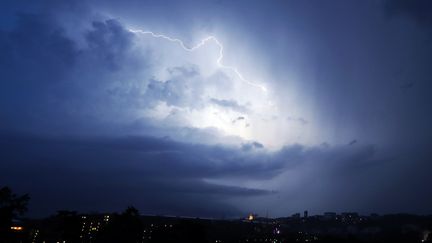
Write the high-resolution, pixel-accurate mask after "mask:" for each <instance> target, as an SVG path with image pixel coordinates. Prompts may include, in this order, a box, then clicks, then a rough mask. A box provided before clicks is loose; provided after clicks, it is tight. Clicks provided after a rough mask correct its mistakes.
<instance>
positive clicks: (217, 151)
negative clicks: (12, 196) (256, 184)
mask: <svg viewBox="0 0 432 243" xmlns="http://www.w3.org/2000/svg"><path fill="white" fill-rule="evenodd" d="M0 151H1V153H0V154H1V156H0V160H1V161H2V163H1V165H0V166H1V170H0V171H1V178H2V180H1V183H7V184H10V185H11V186H13V187H15V188H18V189H20V190H29V191H31V192H32V197H33V198H34V204H35V205H36V206H35V207H34V208H35V209H38V211H37V212H38V213H39V214H43V213H48V212H47V211H43V212H42V211H39V210H40V209H41V205H43V204H44V200H45V201H46V200H49V201H50V204H51V205H52V207H55V208H57V209H60V208H64V207H73V208H76V209H79V210H91V209H97V208H95V206H96V205H98V206H100V208H99V209H100V210H117V209H119V207H123V206H126V205H127V204H128V203H133V204H134V205H137V206H138V207H140V208H142V210H143V211H146V212H148V213H165V214H183V213H187V214H190V215H198V216H212V215H213V216H214V215H220V214H223V213H225V214H230V215H231V216H233V215H241V213H242V212H241V210H240V209H235V210H234V208H232V207H231V206H228V205H227V204H226V203H224V201H225V200H226V199H228V198H231V197H248V196H260V195H266V194H269V193H271V192H269V191H266V190H259V189H253V188H242V187H237V186H222V185H216V184H210V183H208V182H205V179H212V178H213V179H215V178H218V179H220V178H233V177H235V178H242V177H247V178H249V179H270V178H272V177H274V176H276V175H277V174H279V173H280V172H282V171H283V170H284V168H285V167H287V166H288V164H289V163H288V161H285V160H284V155H282V154H280V155H279V154H275V155H271V154H260V155H256V154H252V153H250V154H249V153H246V152H244V151H242V150H239V149H234V148H226V147H221V146H205V145H192V144H185V143H179V142H174V141H171V140H167V139H158V138H151V137H123V138H108V137H95V138H71V137H39V136H31V135H16V134H13V135H10V134H2V136H1V140H0ZM284 153H287V152H286V151H284ZM288 153H289V152H288ZM17 175H19V176H18V178H19V180H16V179H17ZM116 198H117V199H116ZM121 198H123V199H121ZM72 202H74V203H72ZM95 203H97V204H95ZM202 203H205V205H209V206H208V207H206V208H205V209H195V207H196V205H199V204H202ZM39 204H41V205H39ZM157 205H165V206H163V207H157ZM42 208H43V207H42ZM230 208H231V209H230Z"/></svg>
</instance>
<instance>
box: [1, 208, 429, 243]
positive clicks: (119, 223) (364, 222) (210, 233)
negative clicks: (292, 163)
mask: <svg viewBox="0 0 432 243" xmlns="http://www.w3.org/2000/svg"><path fill="white" fill-rule="evenodd" d="M431 231H432V216H414V215H402V214H399V215H385V216H378V215H371V216H359V215H357V214H356V213H345V214H335V213H326V214H324V215H320V216H309V217H307V216H306V217H300V216H299V215H298V214H296V215H293V216H292V217H287V218H277V219H266V218H255V217H254V218H252V217H251V218H250V219H237V220H214V219H198V218H180V217H163V216H141V215H139V214H138V211H136V210H135V209H133V208H128V209H127V210H126V211H125V212H123V213H121V214H93V215H88V214H87V215H82V214H77V213H75V212H69V211H61V212H59V213H58V214H57V215H55V216H52V217H49V218H46V219H41V220H19V221H18V220H15V221H14V222H13V225H12V226H10V227H9V228H8V229H7V230H5V229H3V230H2V232H1V233H2V237H3V239H2V241H1V242H5V243H6V242H35V243H36V242H37V243H42V242H45V243H51V242H332V243H337V242H404V243H410V242H432V234H431V233H430V232H431Z"/></svg>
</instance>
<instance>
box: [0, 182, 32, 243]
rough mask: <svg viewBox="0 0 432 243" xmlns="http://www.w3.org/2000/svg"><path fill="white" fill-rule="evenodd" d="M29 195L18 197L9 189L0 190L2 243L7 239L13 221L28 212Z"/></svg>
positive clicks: (0, 235) (0, 237) (0, 232)
mask: <svg viewBox="0 0 432 243" xmlns="http://www.w3.org/2000/svg"><path fill="white" fill-rule="evenodd" d="M29 200H30V197H29V195H28V194H24V195H22V196H18V195H16V194H15V193H12V190H11V189H10V188H9V187H1V188H0V241H2V239H3V240H4V239H5V237H7V234H8V231H9V229H10V227H11V226H12V219H13V218H15V217H17V216H20V215H23V214H24V213H25V212H26V211H27V204H28V201H29Z"/></svg>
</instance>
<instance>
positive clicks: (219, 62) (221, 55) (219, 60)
mask: <svg viewBox="0 0 432 243" xmlns="http://www.w3.org/2000/svg"><path fill="white" fill-rule="evenodd" d="M129 31H130V32H132V33H136V34H142V35H149V36H152V37H154V38H162V39H165V40H168V41H171V42H175V43H177V44H178V45H179V46H180V47H181V48H183V50H185V51H188V52H193V51H195V50H197V49H199V48H201V47H202V46H204V45H205V44H206V43H208V42H210V41H213V42H214V43H215V44H216V45H217V46H218V48H219V56H218V58H217V60H216V63H217V65H218V66H219V67H220V68H223V69H227V70H230V71H232V72H234V73H235V75H237V77H238V78H239V79H240V80H241V81H243V82H245V83H247V84H249V85H251V86H254V87H257V88H260V89H261V90H262V91H264V92H267V88H266V87H265V86H264V85H260V84H257V83H254V82H251V81H249V80H247V79H245V78H244V77H243V75H242V74H241V73H240V71H239V70H238V69H237V68H236V67H234V66H228V65H225V64H223V61H222V60H223V58H224V46H223V45H222V43H221V42H220V41H219V40H218V39H217V38H216V37H215V36H212V35H211V36H208V37H206V38H204V39H202V40H201V41H200V42H198V44H196V45H195V46H192V47H187V46H186V45H185V44H184V42H183V41H182V40H180V39H177V38H171V37H169V36H166V35H163V34H156V33H154V32H152V31H143V30H136V29H129Z"/></svg>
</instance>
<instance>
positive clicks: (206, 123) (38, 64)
mask: <svg viewBox="0 0 432 243" xmlns="http://www.w3.org/2000/svg"><path fill="white" fill-rule="evenodd" d="M208 37H209V38H208ZM431 105H432V1H428V0H418V1H405V0H388V1H386V0H368V1H363V0H361V1H360V0H358V1H354V0H352V1H346V0H340V1H318V0H315V1H314V0H308V1H299V0H293V1H251V0H245V1H240V0H236V1H232V0H227V1H223V0H219V1H191V0H182V1H154V0H153V1H150V0H148V1H138V0H133V1H114V0H112V1H102V0H100V1H98V0H95V1H66V0H65V1H54V0H52V1H48V0H47V1H45V0H42V1H16V0H3V1H1V3H0V185H2V186H10V187H11V188H12V190H14V191H15V192H17V193H29V194H30V196H31V201H30V205H29V209H30V210H29V213H28V215H29V216H33V217H42V216H47V215H49V214H52V213H55V212H56V211H57V210H60V209H68V210H78V211H80V212H94V211H98V212H112V211H120V210H123V209H124V208H126V207H127V206H129V205H133V206H135V207H136V208H138V209H139V210H140V212H141V213H143V214H162V215H178V216H194V217H195V216H199V217H215V218H221V217H237V216H243V215H245V214H246V213H249V212H254V213H258V214H260V215H266V214H268V215H269V216H270V217H277V216H287V215H291V214H292V213H295V212H300V211H303V210H309V212H310V214H317V213H322V212H325V211H335V212H343V211H356V212H359V213H363V214H369V213H400V212H401V213H417V214H430V213H432V207H431V205H432V191H431V185H432V128H431V125H432V107H431Z"/></svg>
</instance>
